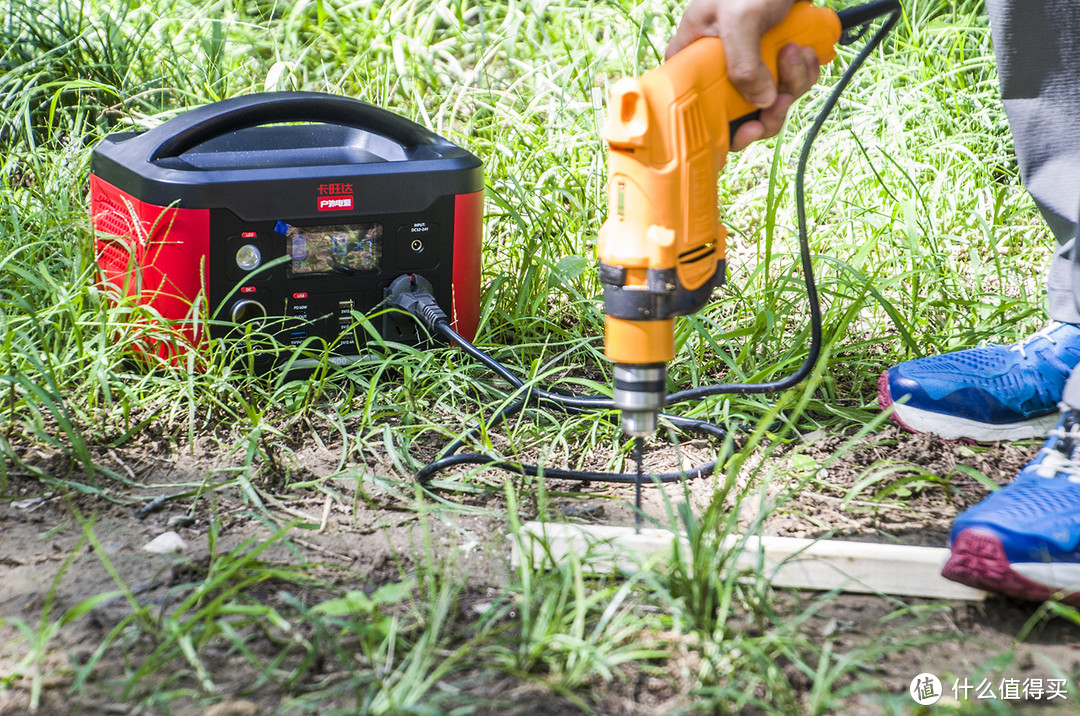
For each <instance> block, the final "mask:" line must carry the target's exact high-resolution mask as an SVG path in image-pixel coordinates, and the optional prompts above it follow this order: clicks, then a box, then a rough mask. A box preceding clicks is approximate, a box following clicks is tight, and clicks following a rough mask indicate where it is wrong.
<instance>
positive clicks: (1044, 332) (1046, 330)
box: [1009, 321, 1061, 358]
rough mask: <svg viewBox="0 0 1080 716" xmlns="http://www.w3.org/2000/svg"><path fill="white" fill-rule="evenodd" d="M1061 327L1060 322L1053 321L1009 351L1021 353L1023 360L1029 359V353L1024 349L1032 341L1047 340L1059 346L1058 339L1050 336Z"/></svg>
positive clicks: (1010, 347)
mask: <svg viewBox="0 0 1080 716" xmlns="http://www.w3.org/2000/svg"><path fill="white" fill-rule="evenodd" d="M1060 325H1061V322H1060V321H1051V322H1050V323H1048V324H1047V325H1045V326H1043V327H1042V328H1040V329H1039V330H1037V331H1035V332H1034V333H1032V334H1031V335H1030V336H1028V337H1027V338H1025V339H1024V340H1022V341H1020V342H1019V343H1017V344H1016V345H1014V346H1009V350H1011V351H1019V352H1020V357H1021V358H1027V352H1026V351H1025V350H1024V347H1025V346H1027V345H1028V344H1029V343H1031V342H1032V341H1037V340H1039V339H1040V338H1045V339H1046V340H1048V341H1050V342H1051V343H1053V344H1055V345H1057V339H1056V338H1054V337H1053V336H1052V335H1050V332H1051V331H1053V330H1054V329H1055V328H1057V327H1058V326H1060Z"/></svg>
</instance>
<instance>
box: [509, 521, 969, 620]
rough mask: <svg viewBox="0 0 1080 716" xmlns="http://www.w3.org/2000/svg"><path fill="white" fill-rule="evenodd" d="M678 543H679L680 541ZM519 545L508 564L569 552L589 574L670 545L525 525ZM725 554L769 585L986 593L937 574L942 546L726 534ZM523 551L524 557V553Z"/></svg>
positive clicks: (629, 534) (664, 539)
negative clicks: (732, 554)
mask: <svg viewBox="0 0 1080 716" xmlns="http://www.w3.org/2000/svg"><path fill="white" fill-rule="evenodd" d="M681 539H684V540H685V538H681ZM522 543H523V544H522V545H520V546H519V545H518V544H516V543H515V544H514V547H513V552H512V554H511V560H512V561H513V563H514V564H515V565H517V564H520V563H521V560H522V559H523V557H525V556H527V558H528V559H531V561H532V564H533V565H535V566H541V565H543V564H544V563H545V561H547V562H548V563H559V562H561V561H562V560H565V559H566V558H567V556H568V555H569V554H570V553H573V554H575V555H577V557H578V558H579V559H581V560H582V562H583V564H584V565H585V567H586V568H587V569H588V570H589V571H591V572H593V573H600V572H608V571H611V569H612V568H613V567H616V568H618V569H620V570H623V571H631V572H632V571H634V570H636V569H638V568H639V567H640V565H642V564H643V563H645V561H646V560H655V559H661V560H662V559H664V558H665V557H666V556H667V555H669V554H670V552H671V549H672V547H673V546H674V533H672V532H670V531H668V530H660V529H642V530H641V531H640V532H635V531H634V528H632V527H615V526H610V525H572V524H555V523H545V522H526V523H525V524H524V525H523V528H522ZM724 548H725V549H735V548H737V549H738V554H737V555H736V560H735V566H736V568H738V569H746V570H751V571H754V572H759V573H763V574H764V575H765V576H766V577H767V578H768V579H769V580H770V581H771V583H772V585H773V586H775V587H792V588H795V589H814V590H831V589H840V590H842V591H845V592H856V593H862V594H889V595H893V596H907V597H928V598H932V599H963V600H970V601H978V600H982V599H984V598H986V595H987V593H986V592H983V591H981V590H978V589H972V588H971V587H967V586H964V585H962V584H957V583H956V582H952V581H949V580H947V579H945V578H944V577H942V576H941V566H942V565H943V564H944V563H945V560H946V559H947V558H948V556H949V550H947V549H945V548H941V547H916V546H910V545H895V544H877V543H872V542H849V541H844V540H835V539H819V540H812V539H800V538H795V537H754V536H748V537H744V536H742V535H728V536H727V537H726V538H725V540H724ZM521 549H523V550H524V551H525V552H526V555H522V554H521V553H520V550H521Z"/></svg>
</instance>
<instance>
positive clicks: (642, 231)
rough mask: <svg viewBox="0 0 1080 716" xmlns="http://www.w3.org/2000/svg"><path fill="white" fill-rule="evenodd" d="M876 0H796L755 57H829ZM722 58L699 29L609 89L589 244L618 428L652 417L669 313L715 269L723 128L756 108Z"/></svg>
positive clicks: (713, 278) (702, 290)
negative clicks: (652, 65) (604, 168)
mask: <svg viewBox="0 0 1080 716" xmlns="http://www.w3.org/2000/svg"><path fill="white" fill-rule="evenodd" d="M878 4H880V3H872V4H871V5H867V6H861V7H860V8H855V9H853V10H849V11H844V13H842V14H844V15H848V17H847V18H844V19H845V20H846V21H845V22H841V17H840V16H838V15H837V13H835V12H833V11H832V10H829V9H827V8H823V7H815V6H813V5H811V4H810V3H809V2H801V1H800V2H796V3H795V4H794V6H793V7H792V9H791V11H790V13H789V14H788V15H787V17H786V18H784V20H783V21H782V22H780V24H778V25H776V26H775V27H773V28H772V29H770V30H769V31H768V32H767V33H766V34H765V36H764V37H763V38H762V41H761V50H762V58H763V59H764V60H765V63H766V64H767V65H768V66H769V68H770V69H771V70H772V73H773V77H774V78H775V77H776V63H777V57H778V54H779V52H780V50H781V48H783V47H784V46H785V45H787V44H788V43H796V44H799V45H804V46H809V47H812V48H814V50H815V51H816V52H817V55H818V59H819V61H820V62H821V63H822V64H826V63H828V62H829V61H831V60H832V59H833V57H834V56H835V54H836V51H835V46H836V44H837V42H838V41H839V40H840V39H841V34H842V32H843V30H845V29H846V28H850V27H854V26H856V24H857V23H858V24H860V25H861V24H864V23H865V22H866V21H867V20H868V19H869V17H868V16H869V15H876V14H878V13H877V11H876V9H871V6H872V5H878ZM889 4H890V5H895V0H892V2H890V3H889ZM864 8H866V10H864ZM725 67H726V65H725V58H724V48H723V44H722V43H721V41H720V40H719V39H718V38H712V37H707V38H702V39H699V40H697V41H696V42H694V43H693V44H691V45H690V46H689V47H687V48H685V49H684V50H682V51H681V52H679V53H677V54H676V55H674V56H673V57H672V58H671V59H669V60H667V61H666V62H664V63H663V64H662V65H660V66H659V67H658V68H656V69H654V70H652V71H650V72H647V73H645V74H644V75H642V76H640V77H635V78H624V79H622V80H619V81H618V82H616V83H615V85H614V86H613V87H612V89H611V96H610V101H609V105H608V117H607V122H606V124H605V125H604V127H603V129H602V131H601V136H602V137H603V138H604V139H605V140H607V142H608V145H609V148H608V216H607V220H606V221H605V222H604V224H603V226H602V227H601V228H600V233H599V242H598V253H599V258H600V280H601V282H602V283H603V287H604V313H605V314H606V317H607V318H606V322H607V330H606V344H605V351H606V354H607V357H608V358H610V359H611V360H612V361H614V362H615V367H614V378H615V385H614V402H615V407H616V408H617V409H619V410H620V411H622V427H623V430H624V432H625V433H626V434H627V435H631V436H635V437H641V436H645V435H649V434H651V433H652V432H654V431H655V429H656V421H657V415H658V414H659V412H660V410H661V408H663V406H664V401H665V398H666V395H667V391H666V388H667V386H666V382H667V381H666V377H667V365H666V364H667V361H669V360H671V359H672V358H674V356H675V341H674V334H673V329H674V318H675V316H684V315H687V314H689V313H693V312H695V311H698V310H700V309H701V308H702V307H703V306H704V305H705V304H706V303H707V302H708V300H709V297H710V296H711V294H712V291H713V289H714V288H716V287H717V286H719V285H720V284H721V283H723V280H724V267H725V251H726V243H725V238H726V235H727V232H726V230H725V229H724V226H723V225H722V224H721V223H720V222H719V220H718V216H717V211H718V207H717V176H718V174H719V172H720V171H721V170H722V169H723V168H724V163H725V162H726V161H727V154H728V149H729V146H730V136H731V133H732V132H733V131H734V128H735V127H737V126H738V124H739V123H741V122H742V121H744V120H745V119H746V118H747V117H748V116H752V115H753V113H754V112H755V111H756V107H754V106H753V105H752V104H750V103H749V102H747V101H746V99H744V98H743V96H742V95H740V94H739V93H738V91H736V89H735V87H734V86H733V85H732V84H731V82H730V81H729V80H728V78H727V74H726V72H725Z"/></svg>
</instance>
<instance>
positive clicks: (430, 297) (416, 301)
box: [383, 273, 450, 332]
mask: <svg viewBox="0 0 1080 716" xmlns="http://www.w3.org/2000/svg"><path fill="white" fill-rule="evenodd" d="M434 292H435V289H434V288H433V287H432V285H431V282H430V281H428V280H427V279H426V278H424V277H423V276H418V275H416V274H411V273H410V274H405V275H403V276H398V277H397V278H395V279H394V280H393V281H392V282H391V283H390V285H389V286H388V287H387V288H386V291H385V294H384V299H383V300H384V301H385V302H386V305H388V306H393V307H395V308H400V309H401V310H403V311H406V312H408V313H410V314H412V315H413V317H415V318H416V320H418V321H420V323H422V324H424V327H425V328H427V329H428V330H429V331H432V332H438V326H439V325H440V324H449V323H450V319H449V318H448V317H447V315H446V313H445V312H444V311H443V310H442V309H441V308H439V304H438V302H437V301H436V300H435V296H434Z"/></svg>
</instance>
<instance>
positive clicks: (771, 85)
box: [723, 32, 777, 108]
mask: <svg viewBox="0 0 1080 716" xmlns="http://www.w3.org/2000/svg"><path fill="white" fill-rule="evenodd" d="M761 34H763V33H761ZM761 34H759V33H756V32H746V33H731V34H726V35H724V36H723V40H724V54H725V55H726V58H727V71H728V79H730V80H731V84H733V85H734V86H735V89H737V90H738V91H739V94H741V95H742V96H743V97H745V98H746V100H747V101H748V102H750V103H751V104H753V105H754V106H756V107H762V108H764V107H768V106H769V105H771V104H772V103H773V102H775V101H776V92H777V89H776V80H774V79H773V76H772V73H771V72H769V68H768V66H767V65H766V64H765V63H764V62H763V61H762V59H761Z"/></svg>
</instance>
